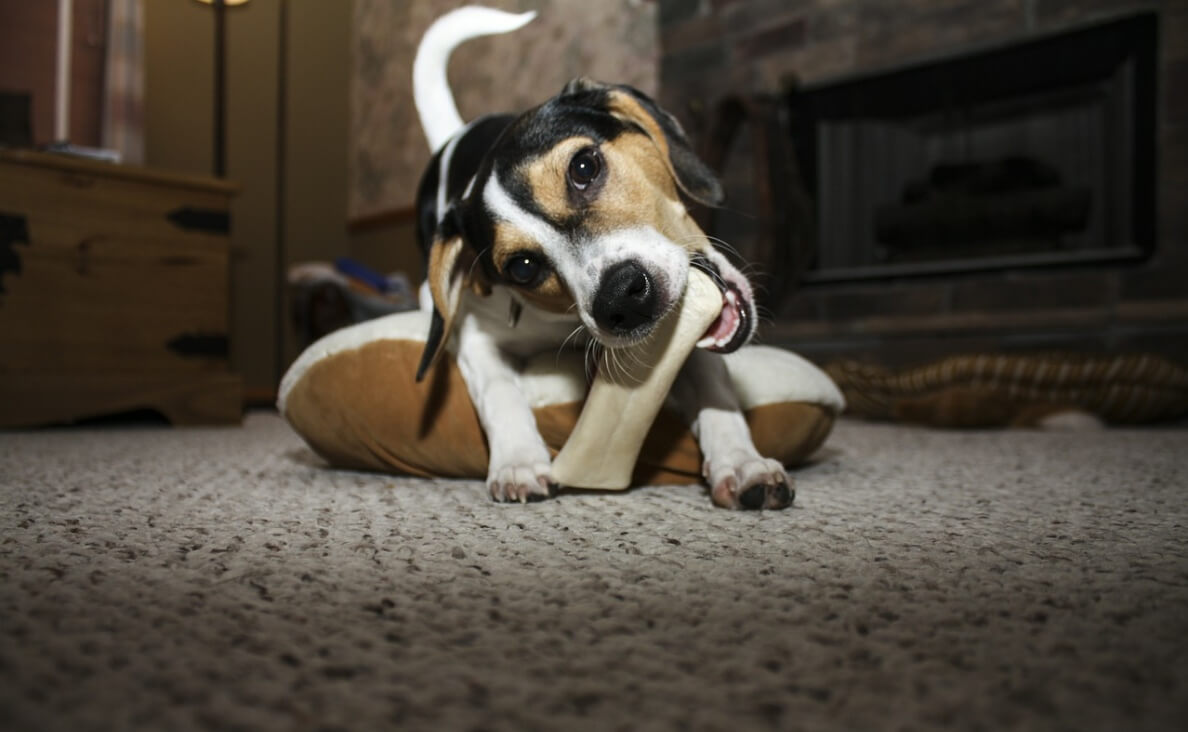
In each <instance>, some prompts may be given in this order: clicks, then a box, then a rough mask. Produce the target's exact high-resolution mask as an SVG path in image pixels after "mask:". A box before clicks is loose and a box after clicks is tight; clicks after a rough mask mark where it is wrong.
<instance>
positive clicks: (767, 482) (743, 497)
mask: <svg viewBox="0 0 1188 732" xmlns="http://www.w3.org/2000/svg"><path fill="white" fill-rule="evenodd" d="M672 393H673V396H674V397H675V398H676V399H677V401H678V403H679V405H680V409H681V410H682V411H683V412H684V414H685V418H686V419H687V420H688V421H689V424H690V426H691V428H692V430H693V434H694V435H695V436H696V437H697V442H698V445H700V447H701V454H702V456H703V457H704V458H705V462H704V463H703V464H702V473H703V474H704V475H705V478H706V480H707V481H708V482H709V486H710V495H711V496H712V498H713V501H714V503H715V504H717V505H719V506H723V507H725V508H745V509H759V508H768V509H779V508H786V507H788V506H789V505H791V503H792V500H793V498H794V497H795V496H796V492H795V491H794V490H793V488H792V483H791V479H790V478H789V477H788V474H787V472H785V471H784V466H783V465H780V463H779V461H777V460H772V459H769V458H765V457H763V456H762V455H760V454H759V451H758V450H756V449H755V443H754V442H753V441H752V440H751V431H750V428H749V427H747V421H746V418H745V417H744V416H743V413H742V408H741V407H740V406H739V403H738V397H737V396H736V395H735V393H734V387H733V386H732V384H731V381H730V374H729V372H727V370H726V363H725V362H724V361H723V360H722V357H721V356H720V355H719V354H716V353H710V352H708V351H704V350H702V349H696V350H694V351H693V353H692V355H690V356H689V360H688V361H686V362H685V366H684V367H683V368H682V369H681V373H680V376H678V377H677V381H676V383H675V384H674V385H673V391H672Z"/></svg>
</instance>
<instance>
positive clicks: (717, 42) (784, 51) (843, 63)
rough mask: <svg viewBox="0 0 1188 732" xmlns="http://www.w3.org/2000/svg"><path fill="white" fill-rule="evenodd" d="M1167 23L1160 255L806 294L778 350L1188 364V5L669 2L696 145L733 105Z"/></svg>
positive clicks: (680, 105)
mask: <svg viewBox="0 0 1188 732" xmlns="http://www.w3.org/2000/svg"><path fill="white" fill-rule="evenodd" d="M1149 9H1155V10H1158V11H1159V12H1160V13H1161V35H1162V38H1161V41H1160V72H1159V73H1160V78H1159V82H1158V83H1159V94H1160V102H1159V111H1158V121H1157V125H1158V134H1159V138H1158V148H1159V151H1158V158H1159V164H1158V167H1159V170H1158V173H1157V184H1156V187H1157V191H1158V200H1157V202H1156V207H1157V217H1158V218H1157V226H1158V233H1157V243H1156V252H1155V254H1154V256H1152V257H1151V258H1150V259H1149V260H1148V261H1146V262H1143V263H1140V264H1136V265H1130V266H1109V267H1107V266H1082V267H1071V266H1070V267H1063V268H1059V269H1019V270H1013V271H1012V270H1007V271H1000V272H994V273H985V274H969V275H959V276H949V277H939V278H938V277H932V278H923V277H917V278H901V279H899V280H883V281H878V282H868V283H854V284H829V285H825V284H822V285H812V286H805V287H803V288H802V289H800V290H799V291H798V292H797V293H796V294H795V296H794V297H791V298H790V299H788V301H787V302H786V305H785V307H784V308H783V309H782V310H781V311H780V312H778V313H775V314H774V318H773V322H771V323H769V324H768V325H767V326H766V327H765V329H764V337H765V339H766V340H767V341H768V342H773V343H777V344H782V345H788V346H791V347H794V348H796V349H797V350H799V351H801V352H802V353H805V354H806V355H810V356H813V357H815V358H817V359H818V360H828V359H830V358H833V357H836V356H843V355H848V356H857V357H863V358H870V359H874V360H881V361H886V362H892V363H902V362H918V361H922V360H927V359H930V358H932V357H935V356H938V355H942V354H945V353H950V352H954V351H984V350H1035V349H1052V348H1062V349H1071V350H1078V351H1104V350H1111V351H1119V350H1151V351H1156V352H1160V353H1164V354H1166V355H1170V356H1174V357H1177V358H1179V359H1182V360H1185V361H1188V288H1185V287H1184V284H1183V283H1184V282H1185V281H1186V280H1188V210H1186V207H1185V206H1184V201H1188V100H1185V97H1184V95H1183V94H1181V93H1180V92H1179V90H1180V89H1184V88H1188V3H1185V2H1183V0H1167V1H1166V2H1159V1H1136V0H805V1H804V2H795V3H792V2H783V1H782V0H662V2H661V3H660V39H661V44H662V61H661V87H662V91H661V99H662V100H663V101H664V102H665V103H666V104H667V105H668V106H669V108H670V109H672V110H673V111H674V112H676V113H677V114H678V116H680V117H682V118H683V119H684V120H685V121H686V122H687V123H688V125H689V126H691V127H692V128H694V129H695V130H702V131H703V130H704V129H705V126H706V122H707V120H706V113H707V110H708V109H710V108H711V105H713V104H714V102H715V101H716V100H718V99H719V98H721V97H722V96H723V95H726V94H729V93H737V92H757V93H766V94H779V93H782V92H783V91H784V90H785V89H786V88H787V87H788V85H789V83H790V82H794V83H796V84H801V85H809V86H812V85H821V84H827V83H829V82H830V81H831V80H835V79H839V78H844V77H846V76H850V75H854V74H864V73H871V72H877V71H881V70H887V69H890V68H895V67H898V66H901V65H904V64H910V63H913V62H918V61H921V60H928V59H935V58H943V57H945V56H947V55H952V54H955V53H960V52H962V51H965V50H970V49H976V48H984V47H987V46H992V45H995V44H1001V43H1005V42H1009V41H1011V40H1015V39H1024V38H1029V37H1034V36H1036V35H1039V34H1047V33H1051V32H1054V31H1057V30H1060V29H1062V28H1069V27H1078V26H1081V25H1083V24H1085V23H1090V22H1094V21H1097V20H1102V19H1105V18H1110V17H1115V16H1117V15H1120V14H1125V13H1129V12H1134V11H1136V10H1149ZM749 155H750V148H749V139H748V138H747V136H746V135H743V136H742V137H741V138H740V139H739V141H738V144H737V146H736V148H735V150H734V152H733V153H732V154H731V156H730V158H729V162H728V167H727V171H728V172H727V174H726V183H727V189H728V192H729V195H730V197H731V201H730V202H729V204H728V205H729V206H730V207H731V208H732V209H734V210H735V211H736V212H737V214H738V215H735V216H734V217H733V218H732V220H731V222H729V226H730V227H732V228H730V231H729V234H728V235H727V238H728V239H729V240H730V241H732V242H733V243H735V244H737V245H739V247H740V248H743V249H745V248H746V246H747V241H748V237H753V236H754V234H755V231H756V225H755V223H754V220H753V217H754V214H755V213H756V208H755V206H756V204H755V193H754V185H753V180H752V178H751V175H750V169H749V166H748V162H747V161H748V160H749Z"/></svg>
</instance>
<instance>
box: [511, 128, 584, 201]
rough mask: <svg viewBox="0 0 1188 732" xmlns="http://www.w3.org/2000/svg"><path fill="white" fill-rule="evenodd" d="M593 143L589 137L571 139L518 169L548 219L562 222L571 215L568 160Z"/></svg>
mask: <svg viewBox="0 0 1188 732" xmlns="http://www.w3.org/2000/svg"><path fill="white" fill-rule="evenodd" d="M593 144H594V141H593V140H591V139H590V138H588V137H570V138H568V139H565V140H562V141H561V142H559V143H557V144H556V145H554V146H553V149H552V150H549V151H548V152H547V153H545V154H544V155H542V156H540V157H539V158H537V159H535V160H533V161H532V162H530V163H529V164H528V165H525V166H523V167H522V168H521V171H522V172H523V174H524V177H525V178H527V179H528V185H529V186H530V187H531V189H532V197H533V199H534V200H535V201H536V203H537V205H538V206H540V208H541V210H542V211H544V213H545V215H546V216H548V217H549V218H552V219H554V220H558V219H564V218H567V217H568V216H570V215H571V214H572V213H573V206H572V205H571V204H570V201H569V182H568V179H569V161H570V160H572V159H573V156H574V155H576V154H577V152H578V151H579V150H581V149H582V148H584V147H589V146H590V145H593Z"/></svg>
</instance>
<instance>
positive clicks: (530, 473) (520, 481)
mask: <svg viewBox="0 0 1188 732" xmlns="http://www.w3.org/2000/svg"><path fill="white" fill-rule="evenodd" d="M487 489H488V490H490V491H491V498H492V499H494V500H496V501H501V502H507V501H519V502H520V503H527V502H528V501H536V500H540V499H542V498H548V497H550V496H551V495H553V485H552V483H550V481H549V463H548V462H525V463H514V464H505V465H503V466H500V467H498V468H496V467H494V466H492V467H491V471H490V473H489V474H488V475H487Z"/></svg>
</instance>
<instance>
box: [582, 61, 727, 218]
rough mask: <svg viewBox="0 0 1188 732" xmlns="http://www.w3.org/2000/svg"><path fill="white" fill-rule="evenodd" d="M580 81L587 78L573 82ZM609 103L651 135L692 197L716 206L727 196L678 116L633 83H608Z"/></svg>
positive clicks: (616, 110) (614, 112)
mask: <svg viewBox="0 0 1188 732" xmlns="http://www.w3.org/2000/svg"><path fill="white" fill-rule="evenodd" d="M580 81H585V80H582V79H579V80H577V81H575V82H570V83H571V84H574V83H577V82H580ZM586 83H590V82H586ZM607 103H608V105H609V106H610V110H611V113H612V114H614V115H615V116H616V117H619V118H620V119H625V120H628V121H631V122H634V123H635V124H636V125H638V126H639V127H640V128H642V129H643V131H644V132H645V133H647V135H648V137H650V138H652V142H653V143H654V144H655V145H656V146H657V147H658V148H660V152H661V153H663V155H664V159H665V160H666V161H667V162H668V169H669V172H670V173H671V174H672V177H673V179H674V180H676V182H677V185H678V186H680V189H681V190H682V191H684V192H685V193H686V194H688V196H689V197H690V198H692V199H693V200H695V201H697V202H699V203H704V204H706V205H707V206H717V205H719V204H721V203H722V201H723V200H725V198H726V196H725V193H724V192H723V191H722V184H721V183H720V182H719V181H718V177H717V176H716V175H714V172H713V171H712V170H710V168H709V166H708V165H706V164H705V163H703V162H701V159H700V158H698V157H697V154H696V153H694V152H693V146H692V145H691V144H690V143H689V138H688V137H686V135H685V130H684V129H683V128H682V127H681V123H680V122H678V121H677V119H676V117H673V116H672V115H671V114H669V113H668V112H666V111H664V110H663V109H662V108H661V107H660V105H659V104H656V102H655V101H653V100H652V98H651V97H649V96H648V95H646V94H644V93H643V92H641V91H639V90H638V89H635V88H632V87H630V86H625V85H620V86H614V87H609V89H608V102H607Z"/></svg>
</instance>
